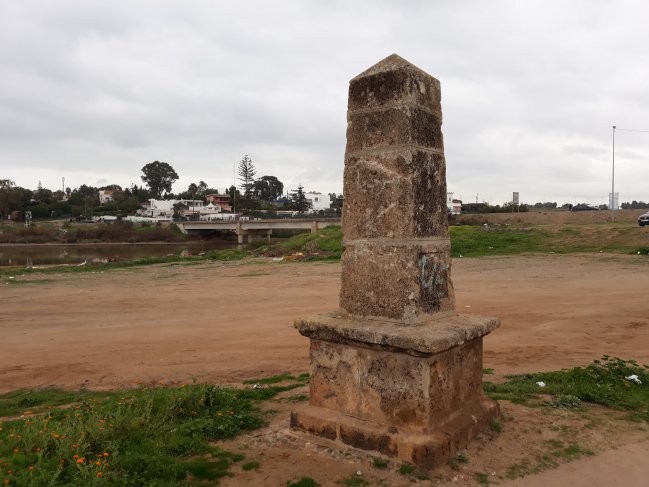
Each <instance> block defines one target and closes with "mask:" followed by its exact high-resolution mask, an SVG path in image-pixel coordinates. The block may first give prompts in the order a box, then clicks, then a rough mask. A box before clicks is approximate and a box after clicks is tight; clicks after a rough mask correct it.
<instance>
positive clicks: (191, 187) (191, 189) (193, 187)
mask: <svg viewBox="0 0 649 487" xmlns="http://www.w3.org/2000/svg"><path fill="white" fill-rule="evenodd" d="M187 191H189V192H190V193H191V194H192V218H193V217H194V216H195V215H196V204H195V202H194V200H195V199H196V193H197V192H198V186H197V185H196V184H195V183H192V184H190V185H189V188H187Z"/></svg>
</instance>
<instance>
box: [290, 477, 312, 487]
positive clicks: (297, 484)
mask: <svg viewBox="0 0 649 487" xmlns="http://www.w3.org/2000/svg"><path fill="white" fill-rule="evenodd" d="M286 486H287V487H320V484H319V483H318V482H316V481H315V480H313V479H312V478H311V477H302V478H301V479H299V480H296V481H294V482H291V481H290V480H287V481H286Z"/></svg>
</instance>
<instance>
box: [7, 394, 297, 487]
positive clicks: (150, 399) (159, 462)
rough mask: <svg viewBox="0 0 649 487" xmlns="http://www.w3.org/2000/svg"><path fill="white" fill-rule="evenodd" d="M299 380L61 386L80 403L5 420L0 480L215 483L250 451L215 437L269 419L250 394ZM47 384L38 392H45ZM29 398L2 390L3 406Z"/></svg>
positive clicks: (28, 482) (256, 397)
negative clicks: (259, 385) (118, 388)
mask: <svg viewBox="0 0 649 487" xmlns="http://www.w3.org/2000/svg"><path fill="white" fill-rule="evenodd" d="M136 382H137V381H136ZM299 386H301V384H300V383H297V384H291V385H288V386H284V387H277V386H273V387H266V388H263V389H248V390H237V389H222V388H220V387H218V386H216V385H214V384H192V385H187V386H185V385H183V386H182V387H179V388H166V387H159V388H151V389H150V388H147V387H144V386H143V385H140V384H139V383H138V384H137V386H136V387H137V389H136V390H131V391H128V392H127V391H123V392H117V393H95V394H93V395H89V394H83V393H77V394H74V393H63V392H62V391H61V393H60V394H59V395H60V396H61V397H63V396H62V394H68V397H67V399H68V400H70V399H72V400H71V401H70V402H71V403H72V404H74V405H72V406H69V407H67V408H52V407H51V406H50V407H47V408H46V407H44V406H43V407H41V409H40V411H41V412H40V413H38V412H35V411H39V409H33V410H31V412H29V413H27V412H25V411H24V410H23V413H24V414H25V415H26V417H25V418H23V419H21V420H15V421H7V422H3V423H2V428H1V429H0V459H2V463H1V464H0V481H2V482H4V481H5V480H8V482H5V483H6V484H8V485H35V486H45V485H90V484H94V483H96V482H98V479H99V478H101V481H102V483H111V484H116V485H165V486H172V485H178V486H179V485H186V483H184V481H186V480H190V481H192V482H194V481H198V482H202V483H205V482H207V484H206V485H214V483H215V482H218V479H219V478H221V477H224V476H226V475H230V473H229V472H228V469H229V467H230V466H231V465H232V464H233V463H235V462H237V461H240V460H242V459H243V458H244V456H243V455H241V454H233V453H230V452H226V451H223V450H221V449H219V448H216V447H212V446H210V443H209V442H211V441H214V440H218V439H224V438H233V437H234V436H236V435H238V434H240V433H241V432H243V431H248V430H252V429H255V428H258V427H260V426H262V425H263V424H265V422H264V420H263V419H262V418H261V417H260V416H259V415H258V414H257V412H258V409H257V408H255V407H254V406H253V404H252V401H254V400H264V399H270V398H271V397H274V396H275V395H276V394H278V393H279V392H283V391H288V390H291V389H293V388H295V387H299ZM140 387H141V389H140ZM45 392H46V391H43V393H39V394H42V396H41V397H42V398H46V394H45ZM48 393H49V394H50V395H52V394H53V392H52V391H49V392H48ZM29 396H30V394H27V395H25V396H24V398H27V397H29ZM70 396H71V397H70ZM33 397H38V395H34V396H33ZM24 398H23V397H22V396H21V397H18V395H16V394H11V395H9V397H7V395H4V396H0V408H1V409H4V410H5V411H6V410H7V408H5V407H4V406H5V404H3V403H5V402H7V401H9V402H13V406H12V407H14V408H16V407H19V406H18V404H19V402H20V399H24ZM32 402H33V401H32ZM70 402H69V403H70ZM69 403H68V404H69ZM27 407H32V406H27ZM37 407H38V406H37ZM251 463H252V462H251Z"/></svg>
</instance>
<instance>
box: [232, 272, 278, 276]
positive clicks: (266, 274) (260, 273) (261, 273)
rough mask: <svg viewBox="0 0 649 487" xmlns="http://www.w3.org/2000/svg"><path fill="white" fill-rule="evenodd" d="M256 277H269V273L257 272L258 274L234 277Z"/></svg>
mask: <svg viewBox="0 0 649 487" xmlns="http://www.w3.org/2000/svg"><path fill="white" fill-rule="evenodd" d="M257 276H270V273H268V272H258V273H256V274H255V273H252V272H251V273H249V274H239V275H238V276H236V277H257Z"/></svg>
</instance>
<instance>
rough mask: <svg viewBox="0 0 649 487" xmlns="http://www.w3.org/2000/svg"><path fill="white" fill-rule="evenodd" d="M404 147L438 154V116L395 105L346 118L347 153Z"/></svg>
mask: <svg viewBox="0 0 649 487" xmlns="http://www.w3.org/2000/svg"><path fill="white" fill-rule="evenodd" d="M404 145H412V146H416V147H423V148H426V149H433V150H437V151H439V152H442V151H443V150H444V139H443V137H442V115H441V114H440V113H433V112H429V111H428V110H423V109H420V108H413V107H409V106H397V107H392V108H387V109H385V110H377V111H371V112H357V113H350V114H349V115H348V116H347V149H346V150H347V153H356V152H359V151H366V150H370V149H386V148H392V147H395V146H404Z"/></svg>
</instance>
